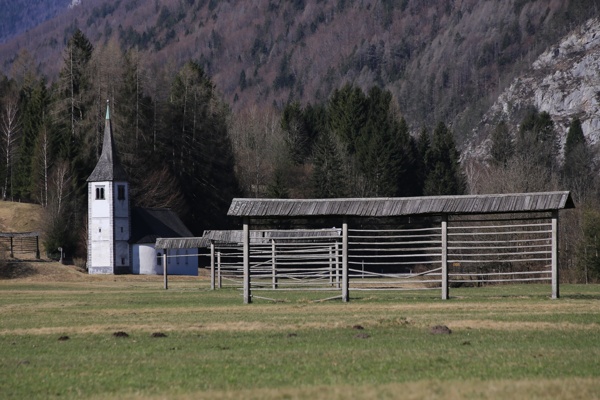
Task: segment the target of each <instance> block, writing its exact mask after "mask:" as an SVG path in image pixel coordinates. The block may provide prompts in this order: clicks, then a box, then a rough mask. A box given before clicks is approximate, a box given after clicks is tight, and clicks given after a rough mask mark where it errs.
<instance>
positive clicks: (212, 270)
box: [210, 241, 215, 290]
mask: <svg viewBox="0 0 600 400" xmlns="http://www.w3.org/2000/svg"><path fill="white" fill-rule="evenodd" d="M210 290H215V243H214V242H213V241H211V242H210Z"/></svg>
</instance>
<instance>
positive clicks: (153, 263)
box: [132, 244, 163, 275]
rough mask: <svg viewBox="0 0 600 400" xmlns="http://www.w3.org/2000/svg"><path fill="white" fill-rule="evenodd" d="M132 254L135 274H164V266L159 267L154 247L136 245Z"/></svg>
mask: <svg viewBox="0 0 600 400" xmlns="http://www.w3.org/2000/svg"><path fill="white" fill-rule="evenodd" d="M132 253H133V273H134V274H140V275H158V274H162V273H163V269H162V265H158V262H157V257H156V250H154V246H153V245H151V244H135V245H133V249H132Z"/></svg>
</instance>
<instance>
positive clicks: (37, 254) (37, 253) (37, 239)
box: [35, 235, 40, 260]
mask: <svg viewBox="0 0 600 400" xmlns="http://www.w3.org/2000/svg"><path fill="white" fill-rule="evenodd" d="M35 258H36V260H39V259H40V237H39V235H36V236H35Z"/></svg>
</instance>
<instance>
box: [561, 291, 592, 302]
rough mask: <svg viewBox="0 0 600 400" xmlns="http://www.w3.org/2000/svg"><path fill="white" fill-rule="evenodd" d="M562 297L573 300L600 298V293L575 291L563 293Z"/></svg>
mask: <svg viewBox="0 0 600 400" xmlns="http://www.w3.org/2000/svg"><path fill="white" fill-rule="evenodd" d="M560 298H561V299H572V300H600V294H586V293H573V294H561V295H560Z"/></svg>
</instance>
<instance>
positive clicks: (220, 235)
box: [155, 228, 341, 249]
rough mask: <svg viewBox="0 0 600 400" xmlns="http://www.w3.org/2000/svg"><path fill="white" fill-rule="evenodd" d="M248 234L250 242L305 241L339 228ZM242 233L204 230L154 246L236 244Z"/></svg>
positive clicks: (329, 235)
mask: <svg viewBox="0 0 600 400" xmlns="http://www.w3.org/2000/svg"><path fill="white" fill-rule="evenodd" d="M249 234H250V243H269V242H270V241H271V240H277V241H285V242H295V241H303V242H306V241H310V240H322V239H326V238H336V237H340V235H341V229H339V228H331V229H290V230H264V231H260V230H252V231H250V232H249ZM242 235H243V231H241V230H211V231H204V234H203V235H202V237H182V238H158V239H156V245H155V247H156V248H157V249H190V248H206V247H210V244H211V243H214V244H217V245H232V246H236V245H240V244H241V243H242V242H243V236H242Z"/></svg>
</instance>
